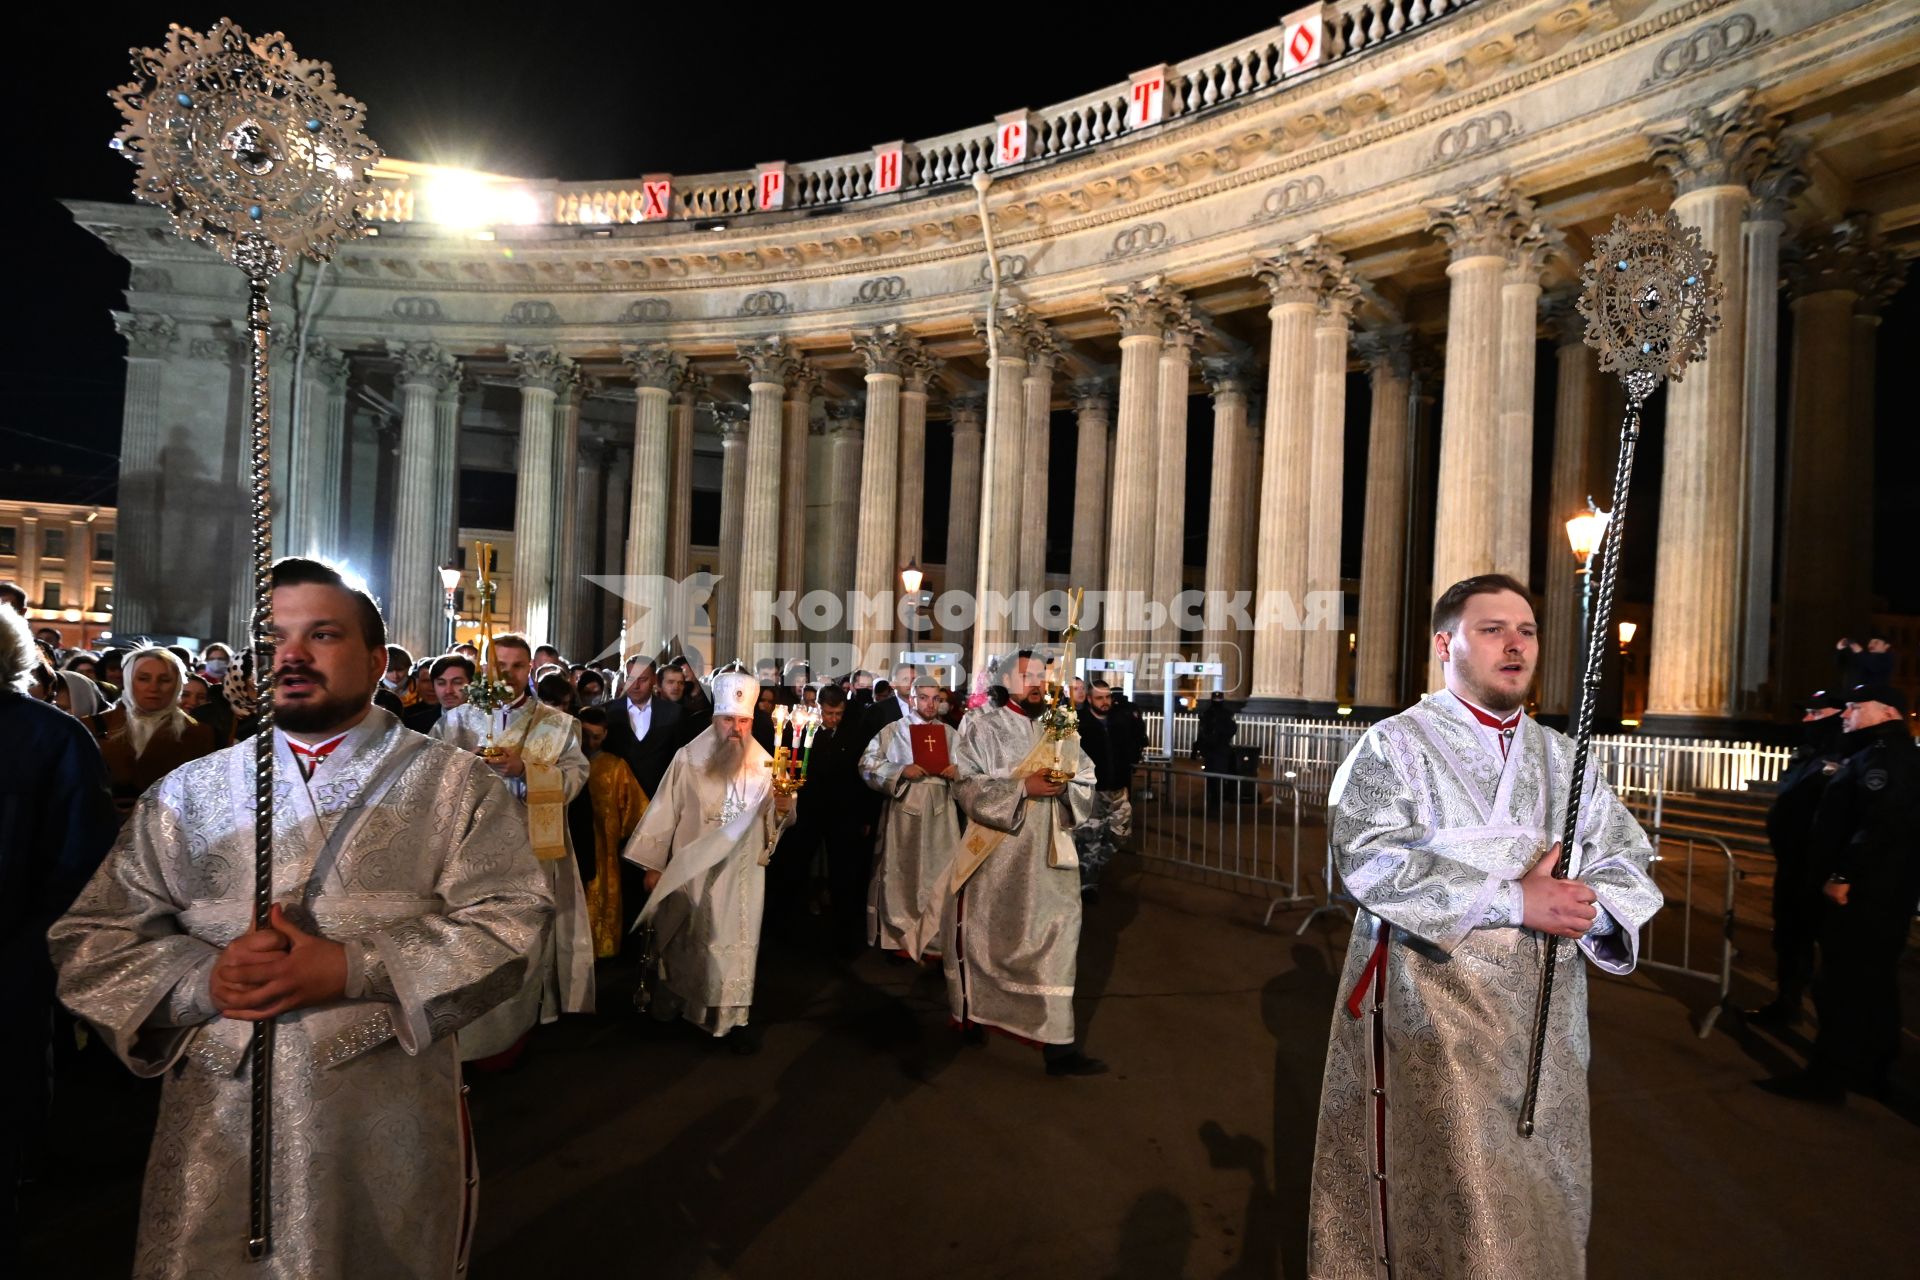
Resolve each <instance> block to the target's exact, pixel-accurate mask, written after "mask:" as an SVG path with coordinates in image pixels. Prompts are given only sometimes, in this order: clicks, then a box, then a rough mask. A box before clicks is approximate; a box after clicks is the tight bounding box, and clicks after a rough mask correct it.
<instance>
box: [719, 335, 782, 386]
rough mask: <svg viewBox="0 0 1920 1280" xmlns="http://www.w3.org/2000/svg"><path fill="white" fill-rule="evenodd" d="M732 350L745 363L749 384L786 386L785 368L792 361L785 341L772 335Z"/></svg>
mask: <svg viewBox="0 0 1920 1280" xmlns="http://www.w3.org/2000/svg"><path fill="white" fill-rule="evenodd" d="M734 349H735V350H736V351H738V352H739V353H740V358H741V359H742V360H744V361H746V362H747V382H748V383H749V384H752V383H756V382H762V383H772V384H773V385H775V386H778V387H784V386H786V384H787V366H788V365H789V364H790V363H791V362H792V360H793V352H792V351H791V350H789V349H788V347H787V342H786V339H784V338H782V337H780V336H779V335H778V334H774V335H772V336H769V337H765V338H761V339H758V340H757V341H754V342H742V343H738V344H736V346H735V348H734Z"/></svg>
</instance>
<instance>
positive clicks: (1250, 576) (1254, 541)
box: [1240, 365, 1267, 697]
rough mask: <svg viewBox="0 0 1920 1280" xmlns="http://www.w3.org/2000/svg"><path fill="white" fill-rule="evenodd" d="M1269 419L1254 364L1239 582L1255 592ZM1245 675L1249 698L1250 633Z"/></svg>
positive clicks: (1262, 379)
mask: <svg viewBox="0 0 1920 1280" xmlns="http://www.w3.org/2000/svg"><path fill="white" fill-rule="evenodd" d="M1266 421H1267V371H1266V370H1265V369H1264V368H1262V367H1260V366H1258V365H1255V366H1253V367H1252V368H1251V369H1250V370H1249V371H1248V373H1247V446H1246V458H1247V465H1246V467H1245V468H1244V491H1243V492H1244V498H1243V502H1244V505H1245V509H1246V511H1247V513H1248V514H1247V518H1246V519H1245V520H1243V521H1241V522H1240V527H1241V530H1242V533H1243V535H1244V536H1243V537H1242V538H1241V541H1240V582H1241V586H1242V587H1244V588H1246V589H1247V591H1248V592H1249V593H1251V592H1252V591H1253V587H1254V578H1255V575H1256V573H1257V571H1258V567H1259V564H1260V526H1261V524H1262V523H1263V521H1262V519H1261V515H1260V497H1261V493H1260V478H1261V477H1260V472H1261V466H1262V459H1264V458H1265V457H1266V455H1267V451H1266V439H1267V431H1266ZM1258 603H1259V601H1258V597H1250V599H1249V601H1248V604H1247V608H1248V610H1249V611H1251V610H1252V609H1253V608H1254V607H1255V606H1256V605H1257V604H1258ZM1242 664H1243V666H1244V669H1245V671H1244V675H1243V676H1242V678H1241V683H1242V684H1243V685H1244V686H1245V688H1244V689H1243V690H1242V691H1241V695H1240V696H1242V697H1250V696H1251V695H1252V692H1253V635H1252V633H1251V632H1249V633H1248V635H1247V651H1246V653H1245V655H1243V658H1242Z"/></svg>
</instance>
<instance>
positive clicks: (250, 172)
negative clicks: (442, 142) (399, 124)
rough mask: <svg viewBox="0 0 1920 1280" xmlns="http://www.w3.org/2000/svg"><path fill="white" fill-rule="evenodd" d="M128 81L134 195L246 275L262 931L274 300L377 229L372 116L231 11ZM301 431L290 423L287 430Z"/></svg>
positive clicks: (170, 38)
mask: <svg viewBox="0 0 1920 1280" xmlns="http://www.w3.org/2000/svg"><path fill="white" fill-rule="evenodd" d="M131 53H132V56H133V71H134V76H135V77H136V78H135V79H134V80H133V82H132V83H130V84H124V85H121V86H120V87H119V88H118V89H115V90H114V91H113V93H112V95H111V96H112V98H113V101H114V103H115V105H117V106H118V107H119V108H120V112H121V114H122V115H123V116H125V117H126V123H125V124H123V125H121V127H120V132H119V133H117V134H115V135H114V138H113V142H112V143H111V145H112V146H113V148H114V149H115V150H117V151H119V152H121V153H122V154H123V155H125V156H126V157H127V159H129V160H131V161H132V162H133V164H134V166H135V168H136V169H137V170H138V172H137V173H136V175H135V177H134V183H133V193H134V195H135V196H137V197H138V198H140V199H142V200H146V201H149V202H151V203H153V204H157V205H159V206H160V207H161V208H163V209H165V210H166V211H167V213H168V214H169V215H170V216H171V217H172V219H173V229H174V232H175V234H177V235H180V236H182V237H184V238H185V239H188V240H192V241H195V242H197V243H199V244H204V245H206V246H208V247H209V248H211V249H213V250H214V251H215V252H217V253H218V254H220V256H221V257H223V258H225V259H227V261H229V262H231V263H233V265H234V266H236V267H238V268H240V270H241V272H242V273H244V274H245V276H246V278H247V348H248V356H249V358H248V361H247V404H248V414H249V429H250V433H251V434H250V436H249V451H248V466H249V477H248V480H249V491H250V492H249V504H248V512H249V517H250V519H251V522H252V532H253V542H252V568H253V618H252V631H253V649H254V672H255V676H256V679H257V680H258V683H259V690H260V711H259V714H260V728H259V731H258V733H257V734H256V735H255V737H254V740H253V741H254V826H253V840H254V888H253V899H254V901H253V927H254V928H255V929H260V928H264V927H266V922H267V914H268V909H269V908H270V907H271V906H272V904H273V674H272V673H273V638H272V635H271V633H270V628H271V625H272V619H271V610H272V602H273V601H272V589H271V586H270V575H271V570H272V567H273V505H272V478H273V477H272V466H271V460H270V458H269V457H268V452H267V449H268V441H269V440H270V438H271V434H272V426H273V415H272V406H271V405H270V403H269V400H268V395H269V387H270V386H271V383H270V381H269V372H268V361H269V358H270V355H271V342H270V337H271V333H270V328H269V326H270V324H271V313H270V309H269V305H268V300H267V291H268V289H269V288H270V287H271V286H272V284H273V278H274V277H275V276H277V275H278V274H279V273H280V269H281V268H282V267H283V266H284V265H285V264H286V261H287V258H288V257H289V256H292V255H299V254H304V255H306V256H307V257H309V258H312V259H315V260H316V261H325V260H326V259H328V258H330V257H331V256H332V255H333V250H334V248H335V247H336V246H337V245H339V244H340V243H341V242H342V241H345V240H351V239H353V238H354V237H356V236H358V235H360V234H361V233H362V232H364V231H365V230H366V221H365V218H364V217H363V216H362V214H361V209H360V206H361V202H362V201H363V200H364V199H365V198H366V197H367V195H368V194H369V192H368V189H367V170H368V168H369V167H370V166H372V165H373V164H374V163H375V162H376V161H377V160H379V158H380V148H379V147H377V146H375V145H374V143H373V142H372V141H370V140H369V139H368V138H367V137H366V135H365V134H363V133H362V132H361V123H362V121H363V120H364V119H365V116H366V108H365V107H363V106H362V105H361V104H360V103H359V102H357V101H355V100H354V99H352V98H349V97H347V96H345V95H344V94H342V93H341V92H340V91H339V90H338V89H337V88H336V87H335V86H334V83H333V69H332V68H331V67H329V66H328V65H327V64H326V63H324V62H309V61H306V60H304V59H301V58H299V57H297V56H296V55H295V54H294V52H293V47H292V46H291V45H289V44H288V43H287V39H286V37H285V36H283V35H281V34H279V33H278V32H276V33H274V34H273V35H267V36H260V37H258V38H255V37H252V36H249V35H248V34H247V33H246V32H244V31H242V30H240V28H238V27H236V26H234V25H233V23H232V22H230V21H228V20H227V19H225V18H222V19H221V20H220V21H219V23H217V24H216V25H215V26H214V27H213V29H212V30H211V31H209V32H207V34H206V35H204V36H203V35H201V34H200V33H199V32H197V31H191V30H188V29H187V28H185V27H182V26H179V25H177V24H175V25H172V26H170V27H168V29H167V42H166V44H165V45H164V46H163V47H162V48H159V49H134V50H131ZM292 432H293V427H292V426H291V424H290V425H289V429H288V434H289V437H291V435H292ZM273 1040H274V1023H273V1020H271V1019H269V1020H267V1021H264V1022H260V1023H256V1024H255V1026H254V1032H253V1040H252V1043H251V1045H250V1046H249V1048H248V1057H247V1062H248V1066H247V1070H248V1072H249V1074H250V1077H251V1089H252V1095H251V1103H252V1106H251V1118H252V1135H251V1142H250V1146H249V1151H248V1155H249V1170H248V1172H249V1183H248V1191H249V1206H250V1213H249V1219H248V1230H247V1241H246V1254H247V1257H248V1259H250V1260H252V1261H259V1260H260V1259H262V1258H265V1257H266V1256H267V1254H268V1253H269V1252H270V1251H271V1249H272V1239H271V1215H270V1214H269V1203H270V1195H271V1185H270V1184H271V1179H270V1177H269V1166H270V1163H271V1159H272V1150H273V1144H272V1128H271V1106H272V1092H271V1088H270V1076H271V1064H272V1061H273Z"/></svg>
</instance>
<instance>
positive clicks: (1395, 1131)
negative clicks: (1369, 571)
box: [1308, 693, 1661, 1280]
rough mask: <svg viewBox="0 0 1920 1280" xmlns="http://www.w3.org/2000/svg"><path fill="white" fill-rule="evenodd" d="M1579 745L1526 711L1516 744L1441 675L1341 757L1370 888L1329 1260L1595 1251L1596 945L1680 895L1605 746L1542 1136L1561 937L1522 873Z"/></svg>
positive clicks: (1323, 1159)
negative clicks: (1547, 957)
mask: <svg viewBox="0 0 1920 1280" xmlns="http://www.w3.org/2000/svg"><path fill="white" fill-rule="evenodd" d="M1572 757H1573V743H1572V742H1571V741H1570V740H1569V739H1567V738H1566V737H1565V736H1563V735H1561V734H1558V733H1555V732H1553V731H1552V730H1550V729H1546V728H1543V727H1542V726H1540V725H1539V724H1537V723H1535V722H1534V721H1532V720H1530V719H1527V718H1525V717H1522V718H1521V720H1520V723H1519V725H1518V726H1517V729H1516V731H1515V733H1514V736H1513V738H1512V741H1511V746H1510V748H1509V751H1508V755H1507V758H1506V759H1505V760H1502V758H1501V755H1500V751H1499V748H1498V746H1497V744H1496V745H1490V743H1489V740H1488V739H1487V738H1486V737H1484V736H1482V732H1481V730H1480V729H1479V728H1478V727H1477V726H1476V724H1475V723H1474V721H1473V718H1472V715H1471V713H1470V712H1469V711H1468V710H1467V708H1466V707H1465V706H1464V704H1462V703H1461V702H1460V701H1459V700H1458V699H1457V698H1455V697H1454V696H1453V695H1452V694H1451V693H1437V694H1429V695H1428V696H1427V697H1425V698H1424V699H1422V700H1421V701H1420V702H1419V703H1417V704H1416V705H1414V706H1413V707H1411V708H1409V709H1408V710H1407V711H1405V712H1402V713H1401V714H1400V715H1397V716H1392V717H1390V718H1388V719H1386V720H1383V721H1381V722H1380V723H1379V724H1376V725H1374V726H1373V727H1372V728H1371V729H1370V730H1368V732H1367V734H1366V736H1365V737H1364V738H1363V739H1362V740H1361V742H1360V744H1359V745H1358V746H1357V747H1355V748H1354V751H1353V753H1352V754H1351V755H1350V756H1348V758H1347V760H1346V762H1345V763H1344V764H1343V765H1342V766H1341V767H1340V771H1339V773H1338V775H1337V776H1336V777H1335V779H1334V784H1333V789H1332V792H1331V794H1330V797H1329V807H1330V818H1329V822H1330V827H1331V830H1330V833H1329V838H1330V839H1331V841H1332V844H1333V856H1334V861H1335V864H1336V865H1337V866H1338V867H1339V871H1340V876H1341V879H1342V880H1343V881H1344V883H1345V884H1346V887H1347V890H1348V892H1350V893H1351V894H1353V896H1354V897H1355V898H1357V899H1358V900H1359V901H1360V903H1361V906H1362V910H1361V911H1359V912H1358V913H1357V914H1358V919H1357V920H1356V921H1355V923H1354V930H1353V940H1352V943H1351V944H1350V946H1349V947H1348V949H1347V958H1346V965H1345V969H1344V971H1343V972H1342V974H1341V977H1340V984H1339V988H1338V1003H1337V1004H1336V1006H1335V1009H1334V1015H1333V1033H1332V1038H1331V1043H1330V1045H1329V1048H1328V1051H1327V1069H1326V1077H1325V1083H1324V1084H1323V1086H1322V1092H1321V1101H1320V1124H1319V1134H1318V1140H1317V1142H1316V1144H1315V1151H1314V1167H1313V1197H1312V1206H1311V1213H1310V1218H1309V1261H1308V1274H1309V1275H1310V1276H1312V1277H1313V1278H1314V1280H1362V1278H1364V1280H1386V1277H1388V1276H1389V1274H1391V1276H1392V1277H1393V1278H1394V1280H1430V1278H1440V1277H1444V1278H1446V1280H1455V1278H1457V1280H1469V1278H1471V1280H1542V1278H1543V1277H1554V1278H1555V1280H1566V1278H1570V1277H1578V1276H1580V1275H1583V1274H1584V1273H1585V1269H1586V1241H1587V1230H1588V1224H1589V1220H1590V1217H1591V1203H1592V1178H1591V1149H1590V1144H1589V1136H1588V1099H1587V1074H1586V1073H1587V1062H1588V1058H1589V1056H1590V1041H1589V1039H1588V1030H1587V976H1586V966H1585V963H1584V962H1583V960H1582V957H1583V956H1584V957H1585V958H1586V959H1587V960H1590V961H1591V962H1592V963H1594V964H1596V965H1598V966H1599V967H1600V968H1602V969H1604V970H1606V971H1607V972H1610V973H1627V972H1629V971H1631V970H1632V968H1633V966H1634V963H1635V961H1636V959H1637V951H1638V939H1639V930H1640V927H1641V926H1642V925H1643V924H1645V923H1646V922H1647V921H1648V920H1649V919H1651V918H1652V916H1653V914H1654V913H1655V912H1656V911H1657V910H1658V909H1659V907H1660V901H1661V899H1660V893H1659V890H1658V889H1657V888H1656V887H1655V885H1654V884H1653V881H1652V880H1651V878H1650V877H1649V876H1648V873H1647V866H1648V860H1649V855H1650V852H1651V851H1650V849H1649V846H1648V843H1647V838H1646V836H1645V834H1644V833H1643V832H1642V831H1641V830H1640V827H1639V824H1638V823H1636V822H1635V821H1634V820H1633V817H1632V815H1630V814H1629V813H1628V812H1627V811H1626V809H1625V808H1624V807H1623V806H1622V805H1621V804H1620V802H1619V800H1618V799H1617V798H1616V797H1615V796H1614V795H1613V793H1612V792H1611V791H1610V790H1608V789H1607V788H1606V787H1605V786H1604V785H1603V784H1601V783H1600V782H1599V781H1598V779H1597V777H1595V776H1594V774H1593V772H1592V770H1591V768H1590V771H1589V777H1588V781H1587V787H1586V791H1585V796H1586V799H1585V801H1584V802H1583V805H1582V813H1581V823H1580V829H1579V835H1578V838H1577V841H1576V850H1575V852H1574V854H1573V856H1572V858H1571V861H1570V867H1571V871H1572V874H1573V875H1574V876H1575V877H1576V878H1578V879H1580V880H1582V881H1584V882H1585V883H1587V884H1588V885H1590V886H1591V887H1592V888H1593V890H1594V893H1595V896H1596V898H1597V899H1598V902H1599V907H1600V910H1601V912H1602V913H1603V914H1602V917H1601V919H1600V921H1599V922H1597V925H1596V930H1595V931H1594V932H1591V933H1589V934H1588V935H1587V936H1586V937H1585V938H1583V939H1582V940H1581V941H1580V943H1579V944H1578V948H1577V949H1576V948H1575V947H1573V946H1566V945H1563V946H1561V947H1560V948H1559V952H1560V968H1559V970H1558V973H1557V976H1556V978H1555V989H1554V1002H1553V1009H1552V1023H1551V1026H1550V1028H1549V1031H1548V1035H1547V1057H1546V1062H1545V1064H1544V1068H1543V1071H1542V1078H1541V1091H1540V1102H1539V1109H1538V1112H1537V1127H1536V1129H1535V1133H1534V1136H1533V1137H1532V1138H1523V1137H1521V1136H1520V1132H1519V1123H1520V1105H1521V1096H1522V1094H1523V1093H1524V1091H1525V1088H1526V1075H1527V1065H1528V1055H1529V1053H1530V1051H1531V1048H1532V1029H1533V1017H1534V1008H1535V1004H1536V1002H1537V994H1538V990H1539V985H1540V974H1541V968H1542V964H1543V954H1544V953H1543V942H1544V938H1543V936H1542V935H1540V934H1538V933H1535V932H1533V931H1531V930H1528V929H1525V928H1522V927H1519V925H1518V922H1517V920H1515V921H1512V922H1511V923H1509V922H1508V918H1509V916H1510V915H1511V914H1512V909H1511V901H1512V895H1513V892H1514V891H1513V882H1514V881H1515V880H1517V879H1518V878H1519V877H1521V876H1523V875H1524V874H1525V873H1526V872H1527V870H1528V869H1529V868H1530V867H1531V866H1532V865H1533V864H1534V862H1535V861H1536V860H1537V858H1538V857H1539V856H1540V854H1541V852H1542V851H1543V850H1545V849H1546V848H1547V847H1548V846H1549V845H1550V844H1552V843H1553V841H1554V840H1556V839H1557V838H1558V832H1559V831H1560V829H1561V825H1562V820H1563V816H1564V814H1565V811H1566V808H1565V806H1566V797H1567V780H1568V773H1569V770H1570V769H1571V768H1572ZM1549 833H1553V834H1549ZM1382 937H1384V938H1385V939H1386V941H1387V946H1386V949H1385V951H1384V969H1383V973H1373V972H1370V971H1369V970H1368V961H1369V958H1370V957H1371V956H1372V955H1373V953H1374V950H1375V945H1376V942H1377V941H1378V940H1379V939H1381V938H1382ZM1362 988H1363V990H1362V991H1361V993H1360V995H1359V998H1358V999H1356V1001H1355V1003H1354V1004H1353V1005H1352V1006H1350V1005H1349V1004H1348V999H1349V996H1350V995H1353V994H1354V993H1355V992H1356V990H1357V989H1362ZM1350 1008H1359V1009H1360V1016H1359V1017H1357V1018H1356V1017H1354V1016H1352V1015H1351V1013H1350V1011H1349V1010H1350ZM1376 1009H1377V1010H1378V1012H1377V1013H1376V1012H1375V1010H1376ZM1376 1017H1377V1018H1378V1019H1379V1023H1380V1025H1379V1034H1378V1035H1377V1036H1376V1034H1375V1025H1374V1024H1375V1019H1376ZM1379 1050H1383V1051H1384V1052H1380V1051H1379ZM1376 1087H1377V1088H1379V1089H1380V1090H1381V1091H1382V1092H1383V1095H1384V1096H1382V1095H1378V1094H1376V1093H1375V1089H1376ZM1383 1122H1384V1128H1382V1124H1383ZM1382 1150H1384V1153H1385V1157H1384V1166H1383V1165H1382V1162H1381V1160H1380V1157H1379V1152H1380V1151H1382ZM1381 1175H1384V1177H1382V1176H1381ZM1389 1259H1390V1260H1391V1272H1389V1270H1388V1266H1387V1263H1388V1261H1389Z"/></svg>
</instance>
